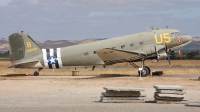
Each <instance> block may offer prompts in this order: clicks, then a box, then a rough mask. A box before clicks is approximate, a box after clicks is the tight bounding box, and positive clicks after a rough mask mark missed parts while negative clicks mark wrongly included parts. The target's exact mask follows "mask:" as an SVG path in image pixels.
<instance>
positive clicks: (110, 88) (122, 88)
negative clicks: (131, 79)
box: [104, 87, 145, 92]
mask: <svg viewBox="0 0 200 112" xmlns="http://www.w3.org/2000/svg"><path fill="white" fill-rule="evenodd" d="M104 89H105V90H106V91H108V90H112V91H140V92H144V91H145V89H143V88H139V87H104Z"/></svg>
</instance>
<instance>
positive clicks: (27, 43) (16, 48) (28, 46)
mask: <svg viewBox="0 0 200 112" xmlns="http://www.w3.org/2000/svg"><path fill="white" fill-rule="evenodd" d="M9 45H10V60H11V61H13V62H14V61H18V60H20V62H21V63H22V59H23V60H26V59H27V60H28V59H29V60H30V61H31V60H39V59H38V55H39V54H42V49H41V48H40V47H39V46H38V45H37V43H36V42H35V41H34V40H33V39H32V38H31V37H30V36H29V35H27V34H25V33H23V32H21V33H14V34H12V35H10V36H9Z"/></svg>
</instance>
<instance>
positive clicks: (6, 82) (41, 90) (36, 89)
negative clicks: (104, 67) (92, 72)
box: [0, 76, 200, 112]
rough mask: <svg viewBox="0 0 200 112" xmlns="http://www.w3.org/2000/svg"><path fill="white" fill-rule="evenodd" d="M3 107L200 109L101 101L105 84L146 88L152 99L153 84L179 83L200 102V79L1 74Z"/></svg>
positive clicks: (195, 111)
mask: <svg viewBox="0 0 200 112" xmlns="http://www.w3.org/2000/svg"><path fill="white" fill-rule="evenodd" d="M0 85H1V86H0V91H1V92H0V109H1V111H2V112H4V111H6V112H13V111H16V112H18V111H19V112H21V111H33V112H35V111H45V112H46V111H48V112H49V111H50V112H53V111H63V112H66V111H73V112H81V111H87V112H94V111H107V112H108V111H109V112H121V111H125V112H132V111H135V112H138V111H140V112H141V111H142V112H145V111H150V112H151V111H159V112H160V111H163V112H169V111H171V112H178V111H181V112H188V111H192V112H199V109H200V108H199V107H187V106H184V104H156V103H101V102H99V100H100V96H101V92H104V91H105V90H104V89H103V87H108V86H116V87H133V86H134V87H141V88H145V93H146V94H147V97H146V101H153V100H154V98H153V94H154V92H155V89H154V88H153V85H180V86H183V87H184V88H185V91H186V95H185V97H186V98H187V99H188V100H189V102H190V103H197V102H199V103H200V81H198V80H197V79H194V78H180V77H178V78H172V77H145V78H142V80H139V77H132V76H120V77H118V76H112V77H111V76H38V77H34V76H26V77H0Z"/></svg>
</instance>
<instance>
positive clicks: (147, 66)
mask: <svg viewBox="0 0 200 112" xmlns="http://www.w3.org/2000/svg"><path fill="white" fill-rule="evenodd" d="M145 67H146V68H147V69H149V74H148V75H150V74H151V69H150V68H149V67H148V66H145Z"/></svg>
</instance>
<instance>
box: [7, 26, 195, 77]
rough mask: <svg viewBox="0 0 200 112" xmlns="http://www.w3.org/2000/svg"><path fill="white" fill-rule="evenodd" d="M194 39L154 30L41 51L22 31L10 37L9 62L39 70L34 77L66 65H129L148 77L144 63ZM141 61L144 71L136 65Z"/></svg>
mask: <svg viewBox="0 0 200 112" xmlns="http://www.w3.org/2000/svg"><path fill="white" fill-rule="evenodd" d="M191 40H192V37H191V36H189V35H183V34H181V33H180V31H179V30H174V29H168V28H167V29H154V28H152V30H149V31H146V32H142V33H137V34H132V35H127V36H121V37H116V38H110V39H105V40H101V41H96V42H91V43H86V44H81V45H74V46H69V47H63V48H52V49H42V48H40V47H39V46H38V45H37V43H36V42H35V41H34V40H33V39H32V38H31V37H30V36H29V35H27V34H25V33H23V32H20V33H14V34H12V35H10V36H9V45H10V60H11V63H12V65H13V66H11V67H15V68H37V69H38V70H37V71H35V72H34V75H35V76H38V75H39V72H40V71H41V70H42V69H43V68H49V69H54V68H55V69H59V68H62V67H63V66H93V70H94V68H95V66H97V65H104V66H105V65H112V64H115V63H122V62H129V63H130V64H131V65H132V66H133V67H135V68H138V70H139V71H138V73H139V74H140V75H141V76H142V77H145V76H147V75H149V74H150V73H151V71H150V68H149V67H147V66H145V65H144V61H145V60H147V59H151V60H152V62H158V60H159V59H161V58H165V57H168V61H169V65H170V66H171V62H170V58H169V54H170V53H174V52H176V51H178V50H179V49H180V48H181V47H183V46H185V45H187V44H189V43H190V42H191ZM137 61H141V68H140V67H139V66H137V65H136V64H134V62H137Z"/></svg>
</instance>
